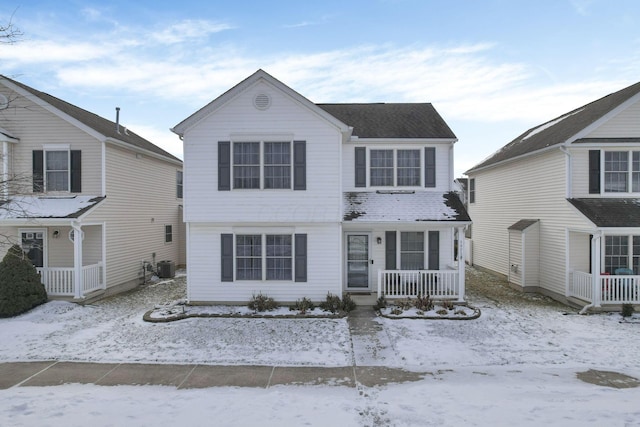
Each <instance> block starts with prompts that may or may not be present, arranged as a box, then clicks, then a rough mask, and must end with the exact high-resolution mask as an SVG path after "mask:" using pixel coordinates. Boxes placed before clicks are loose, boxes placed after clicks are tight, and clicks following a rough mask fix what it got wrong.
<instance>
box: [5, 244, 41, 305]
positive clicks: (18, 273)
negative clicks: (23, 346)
mask: <svg viewBox="0 0 640 427" xmlns="http://www.w3.org/2000/svg"><path fill="white" fill-rule="evenodd" d="M45 302H47V291H46V290H45V288H44V285H43V284H42V282H41V280H40V274H39V273H38V272H37V271H36V268H35V267H34V266H33V264H31V261H30V260H29V258H28V257H27V256H26V254H25V253H24V251H23V250H22V248H20V246H18V245H13V246H12V247H11V248H10V249H9V251H8V252H7V254H6V255H5V257H4V259H3V260H2V262H0V317H11V316H16V315H18V314H20V313H24V312H25V311H29V310H31V309H32V308H33V307H36V306H38V305H40V304H43V303H45Z"/></svg>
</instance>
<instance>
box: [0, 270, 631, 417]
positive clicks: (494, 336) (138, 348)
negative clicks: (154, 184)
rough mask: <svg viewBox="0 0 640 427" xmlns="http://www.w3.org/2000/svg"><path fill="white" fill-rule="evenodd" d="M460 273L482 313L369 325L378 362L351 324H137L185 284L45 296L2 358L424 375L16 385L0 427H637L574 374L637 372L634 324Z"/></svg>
mask: <svg viewBox="0 0 640 427" xmlns="http://www.w3.org/2000/svg"><path fill="white" fill-rule="evenodd" d="M468 272H469V277H470V282H471V283H470V286H469V298H468V299H469V302H470V304H471V305H472V306H474V307H477V308H479V309H481V311H482V315H481V316H480V317H479V318H478V319H475V320H422V319H386V318H378V319H376V320H375V325H376V326H379V328H377V327H376V328H374V329H375V330H374V331H373V332H372V333H373V334H376V335H375V336H374V337H373V339H372V340H371V342H373V343H375V342H379V343H389V344H388V345H389V347H390V348H384V349H380V350H381V351H380V353H381V354H383V355H392V356H393V357H381V358H379V359H378V360H376V359H375V357H373V358H364V359H360V358H358V357H355V356H354V354H353V350H352V344H351V336H350V332H349V326H348V323H347V320H346V319H313V318H311V319H243V318H232V319H225V318H192V319H185V320H180V321H176V322H169V323H147V322H143V321H142V316H143V314H144V313H145V312H146V311H148V310H150V309H151V308H153V307H154V306H155V305H156V304H162V303H167V302H171V301H176V300H179V299H181V298H184V294H185V289H184V277H180V278H178V279H176V280H169V281H163V282H159V283H156V284H153V285H148V286H146V287H144V288H142V289H141V290H139V291H137V292H133V293H130V294H127V295H121V296H117V297H114V298H110V299H107V300H104V301H101V302H98V303H96V304H94V305H91V306H79V305H75V304H71V303H64V302H49V303H47V304H45V305H43V306H40V307H38V308H36V309H34V310H32V311H31V312H29V313H27V314H24V315H22V316H18V317H16V318H12V319H0V342H1V343H3V344H2V345H1V346H0V362H2V361H29V360H51V359H57V360H76V361H96V362H150V363H154V362H161V363H202V364H255V365H288V366H296V365H301V366H309V365H315V366H348V365H351V364H352V363H353V361H354V360H367V361H368V362H369V361H370V362H371V363H372V364H376V363H377V364H380V365H384V366H389V367H401V368H405V369H409V370H413V371H421V372H430V373H431V374H427V375H426V377H425V379H424V380H421V381H416V382H408V383H404V384H392V385H387V386H378V387H364V386H363V385H358V387H356V388H348V387H343V386H274V387H270V388H268V389H257V388H236V387H220V388H209V389H191V390H177V389H176V388H174V387H157V386H135V387H134V386H116V387H108V386H95V385H79V384H67V385H62V386H56V387H13V388H11V389H8V390H0V425H12V426H52V427H56V426H75V425H78V426H80V425H86V424H91V425H92V426H94V427H99V426H113V425H118V426H143V425H146V426H155V425H164V424H166V423H169V424H171V425H173V424H176V423H179V424H181V425H182V424H185V425H203V424H211V425H214V424H215V425H217V426H238V425H256V426H260V427H269V426H289V425H311V426H313V425H322V426H324V425H344V426H356V425H360V426H362V425H366V426H369V425H381V426H382V425H385V426H386V425H389V426H423V425H438V426H460V425H464V426H467V425H469V426H474V425H479V426H485V425H518V426H539V425H553V426H563V427H564V426H582V425H595V426H601V425H612V426H613V425H620V426H623V425H625V426H634V425H635V426H639V425H640V405H638V402H640V388H628V389H615V388H609V387H604V386H599V385H594V384H589V383H585V382H582V381H580V380H579V379H577V377H576V373H577V372H581V371H586V370H588V369H601V370H608V371H618V372H621V373H625V374H627V375H630V376H633V377H635V378H640V358H639V357H638V355H639V354H640V340H639V339H638V334H639V332H640V323H620V322H621V319H622V318H621V316H620V314H618V313H614V314H599V315H589V316H580V315H576V314H575V313H576V312H577V310H571V309H569V308H568V307H565V306H562V305H559V304H557V303H553V302H550V301H548V300H546V299H544V298H542V297H535V296H523V295H521V294H513V295H512V294H509V291H507V290H505V289H506V288H505V287H504V286H502V287H500V286H501V285H497V284H495V283H489V285H486V283H485V285H484V286H485V287H484V290H485V291H486V292H480V291H479V290H478V289H481V288H475V287H474V285H473V280H476V279H478V277H480V276H479V275H478V274H476V273H474V270H472V269H471V270H468ZM481 278H482V277H481ZM484 279H486V280H485V281H490V279H487V278H486V277H485V278H484ZM484 279H483V280H484ZM492 292H494V293H492ZM501 293H502V294H501ZM496 295H498V296H496ZM514 295H515V296H514ZM565 313H570V314H565ZM636 320H637V317H636ZM358 339H360V340H362V339H364V338H362V337H361V336H358ZM385 345H386V344H385ZM355 347H356V352H357V351H359V350H358V346H355ZM374 353H375V352H374Z"/></svg>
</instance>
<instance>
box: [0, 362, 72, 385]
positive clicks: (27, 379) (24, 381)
mask: <svg viewBox="0 0 640 427" xmlns="http://www.w3.org/2000/svg"><path fill="white" fill-rule="evenodd" d="M58 362H60V361H59V360H56V361H53V363H52V364H51V365H49V366H47V367H46V368H44V369H41V370H40V371H38V372H36V373H35V374H33V375H31V376H30V377H29V378H26V379H24V380H22V381H20V382H19V383H18V384H14V385H13V386H11V387H9V388H14V387H20V386H22V384H24V383H26V382H27V381H29V380H30V379H31V378H34V377H36V376H38V375H40V374H41V373H43V372H44V371H46V370H47V369H49V368H50V367H52V366H54V365H57V364H58Z"/></svg>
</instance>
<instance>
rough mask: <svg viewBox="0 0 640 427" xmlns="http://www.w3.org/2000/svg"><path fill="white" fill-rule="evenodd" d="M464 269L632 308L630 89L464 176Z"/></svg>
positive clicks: (636, 130) (582, 300)
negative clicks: (469, 255)
mask: <svg viewBox="0 0 640 427" xmlns="http://www.w3.org/2000/svg"><path fill="white" fill-rule="evenodd" d="M466 174H467V175H468V177H469V212H470V214H471V215H472V216H473V219H474V224H473V233H472V234H473V235H472V238H473V264H474V265H476V266H480V267H483V268H486V269H489V270H493V271H495V272H498V273H500V274H503V275H505V276H507V277H508V279H509V281H510V282H511V283H512V284H513V285H515V286H517V287H519V288H522V289H523V290H526V291H538V292H541V293H544V294H547V295H550V296H552V297H554V298H556V299H558V300H560V301H564V302H574V303H577V304H582V305H589V306H591V305H593V306H596V307H599V306H603V305H620V304H621V303H636V304H637V303H640V288H639V281H640V83H636V84H634V85H632V86H629V87H627V88H625V89H622V90H620V91H618V92H615V93H612V94H610V95H608V96H605V97H604V98H601V99H599V100H597V101H594V102H592V103H590V104H587V105H584V106H582V107H580V108H577V109H575V110H573V111H571V112H569V113H567V114H563V115H562V116H560V117H558V118H555V119H553V120H551V121H549V122H547V123H544V124H542V125H540V126H537V127H534V128H532V129H530V130H528V131H526V132H525V133H523V134H522V135H520V136H519V137H517V138H516V139H514V140H513V141H511V142H510V143H509V144H507V145H505V146H504V147H503V148H501V149H500V150H498V151H497V152H496V153H495V154H493V155H492V156H490V157H489V158H488V159H486V160H484V161H483V162H481V163H480V164H478V165H476V166H474V167H473V168H471V169H470V170H468V171H467V172H466Z"/></svg>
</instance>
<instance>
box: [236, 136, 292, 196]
mask: <svg viewBox="0 0 640 427" xmlns="http://www.w3.org/2000/svg"><path fill="white" fill-rule="evenodd" d="M295 142H296V141H294V140H293V139H285V138H278V139H258V138H256V139H252V138H243V139H237V140H231V153H230V154H231V189H232V190H291V191H293V189H294V159H293V156H294V143H295ZM243 143H257V144H258V161H259V164H258V165H257V166H258V167H259V172H258V173H259V177H258V179H259V182H258V187H247V188H242V187H236V184H235V170H236V166H238V165H236V163H235V161H234V154H235V148H236V144H243ZM273 143H286V144H287V145H288V147H289V164H288V167H289V186H288V187H281V188H280V187H266V185H265V183H266V176H265V168H266V166H272V164H269V165H267V164H266V163H265V155H266V149H265V146H266V144H273ZM250 166H253V167H255V166H256V165H250ZM275 166H285V165H284V164H278V165H275Z"/></svg>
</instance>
